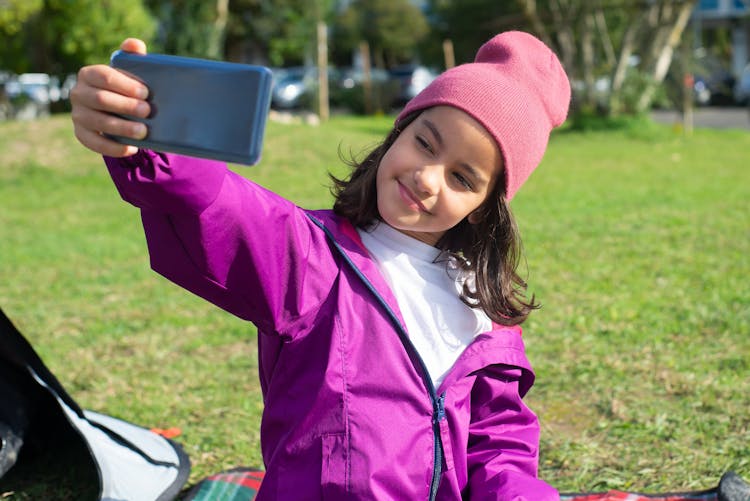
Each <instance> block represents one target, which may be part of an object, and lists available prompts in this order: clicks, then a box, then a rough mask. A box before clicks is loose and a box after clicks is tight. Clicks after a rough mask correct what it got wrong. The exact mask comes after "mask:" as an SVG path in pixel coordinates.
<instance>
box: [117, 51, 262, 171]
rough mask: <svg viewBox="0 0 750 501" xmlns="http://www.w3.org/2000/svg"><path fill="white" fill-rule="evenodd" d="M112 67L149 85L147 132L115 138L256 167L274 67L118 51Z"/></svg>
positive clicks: (174, 151)
mask: <svg viewBox="0 0 750 501" xmlns="http://www.w3.org/2000/svg"><path fill="white" fill-rule="evenodd" d="M110 66H112V67H113V68H117V69H119V70H122V71H125V72H127V73H129V74H131V75H132V76H134V77H135V78H137V79H139V80H140V81H142V82H143V83H144V84H145V85H146V86H147V87H148V89H149V98H148V100H149V102H150V104H151V115H150V116H149V117H148V118H146V119H142V118H136V117H132V116H125V117H124V118H127V119H129V120H136V121H139V122H143V123H145V124H146V125H147V127H148V136H146V138H145V139H142V140H135V139H130V138H126V137H121V136H109V137H111V138H112V139H114V140H115V141H118V142H120V143H124V144H131V145H134V146H138V147H141V148H147V149H151V150H155V151H164V152H172V153H179V154H182V155H188V156H195V157H203V158H212V159H215V160H223V161H225V162H231V163H238V164H245V165H255V164H256V163H258V161H259V160H260V155H261V150H262V146H263V135H264V132H265V126H266V120H267V118H268V111H269V107H270V103H271V80H272V78H271V77H272V75H271V70H269V69H268V68H266V67H264V66H255V65H248V64H239V63H228V62H222V61H211V60H206V59H197V58H191V57H182V56H171V55H165V54H136V53H133V52H124V51H121V50H118V51H116V52H114V53H113V54H112V57H111V59H110Z"/></svg>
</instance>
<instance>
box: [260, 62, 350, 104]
mask: <svg viewBox="0 0 750 501" xmlns="http://www.w3.org/2000/svg"><path fill="white" fill-rule="evenodd" d="M272 73H273V87H272V90H271V107H272V108H274V109H277V110H292V109H299V108H313V107H314V103H315V99H316V93H317V91H318V69H317V68H316V67H315V66H297V67H292V68H275V69H273V70H272ZM337 80H338V72H337V71H336V69H335V68H329V69H328V82H329V86H331V85H334V84H335V82H336V81H337Z"/></svg>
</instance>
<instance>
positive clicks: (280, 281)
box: [72, 32, 570, 501]
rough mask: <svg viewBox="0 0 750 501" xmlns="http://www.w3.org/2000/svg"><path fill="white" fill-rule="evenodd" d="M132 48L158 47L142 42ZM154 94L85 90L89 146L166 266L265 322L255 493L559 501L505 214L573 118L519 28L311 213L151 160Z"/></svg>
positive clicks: (81, 86)
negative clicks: (543, 449) (546, 460)
mask: <svg viewBox="0 0 750 501" xmlns="http://www.w3.org/2000/svg"><path fill="white" fill-rule="evenodd" d="M122 48H123V49H124V50H129V51H136V52H145V46H144V45H143V43H142V42H140V41H137V40H133V39H129V40H126V41H125V42H124V43H123V45H122ZM146 96H147V89H145V88H144V87H143V86H142V85H141V84H140V83H138V82H137V81H135V80H133V79H130V78H128V77H126V76H125V75H124V74H121V73H119V72H117V71H115V70H113V69H111V68H109V67H107V66H90V67H85V68H82V69H81V71H80V73H79V80H78V84H77V85H76V88H75V89H74V90H73V93H72V102H73V113H72V116H73V122H74V125H75V131H76V136H77V137H78V139H79V140H80V142H81V143H82V144H84V145H85V146H87V147H89V148H91V149H92V150H94V151H97V152H99V153H102V154H104V155H105V161H106V164H107V167H108V168H109V172H110V175H111V176H112V179H113V180H114V183H115V185H116V186H117V188H118V190H119V192H120V194H121V196H122V197H123V198H124V199H125V200H126V201H128V202H130V203H131V204H133V205H135V206H136V207H139V208H140V210H141V217H142V220H143V225H144V228H145V232H146V237H147V241H148V247H149V252H150V255H151V263H152V267H153V268H154V270H156V271H157V272H159V273H161V274H162V275H164V276H165V277H167V278H168V279H170V280H172V281H174V282H175V283H177V284H179V285H180V286H182V287H184V288H186V289H188V290H190V291H192V292H193V293H195V294H198V295H200V296H202V297H203V298H205V299H207V300H208V301H211V302H212V303H214V304H216V305H218V306H220V307H221V308H224V309H225V310H227V311H229V312H231V313H233V314H234V315H237V316H239V317H241V318H243V319H247V320H249V321H251V322H253V323H254V324H255V325H256V326H257V329H258V349H259V366H260V380H261V386H262V389H263V394H264V400H265V409H264V413H263V418H262V422H261V425H260V426H261V445H262V453H263V459H264V463H265V468H266V475H265V478H264V480H263V483H262V486H261V488H260V491H259V493H258V499H274V500H276V499H282V500H288V499H294V500H298V499H409V500H417V499H425V500H427V499H443V500H455V499H461V498H465V499H530V500H534V501H539V500H545V499H557V496H558V495H557V492H556V491H555V490H554V489H553V488H551V487H549V486H548V485H547V484H545V483H544V482H542V481H540V480H539V479H538V478H537V463H538V445H539V443H538V440H539V425H538V421H537V418H536V416H535V415H534V414H533V413H532V412H531V411H530V410H529V409H528V408H527V407H526V406H525V405H524V403H523V401H522V400H521V398H522V397H523V396H524V395H525V394H526V392H528V390H529V388H530V387H531V385H532V383H533V379H534V375H533V372H532V370H531V367H530V365H529V362H528V361H527V359H526V356H525V354H524V347H523V343H522V341H521V329H520V327H518V324H520V323H521V322H522V321H523V320H524V319H525V318H526V316H527V315H528V314H529V312H530V311H531V310H532V309H534V308H535V307H536V304H535V303H534V301H533V298H532V299H531V300H528V299H526V298H525V295H524V287H525V284H524V283H523V281H522V280H521V279H520V278H519V276H518V275H517V274H516V271H515V270H516V264H517V261H518V254H517V250H518V239H517V235H516V228H515V225H514V222H513V218H512V216H511V212H510V209H509V206H508V202H509V201H510V200H511V199H512V197H513V195H515V193H516V191H517V190H518V188H519V187H520V186H521V185H522V184H523V182H524V181H525V180H526V178H527V177H528V176H529V174H531V172H532V171H533V170H534V168H536V166H537V165H538V163H539V162H540V160H541V158H542V156H543V154H544V151H545V149H546V146H547V141H548V137H549V133H550V130H551V129H552V128H553V127H555V126H558V125H560V124H561V123H562V122H563V121H564V120H565V117H566V114H567V109H568V103H569V100H570V87H569V83H568V79H567V77H566V75H565V72H564V71H563V69H562V67H561V65H560V63H559V61H558V59H557V57H555V55H554V54H553V53H552V51H550V49H549V48H547V47H546V46H545V45H544V44H542V43H541V42H540V41H539V40H537V39H536V38H534V37H533V36H531V35H528V34H525V33H521V32H508V33H502V34H500V35H497V36H496V37H494V38H492V39H491V40H490V41H488V42H487V43H486V44H485V45H483V46H482V47H481V48H480V50H479V52H478V53H477V56H476V59H475V61H474V62H473V63H470V64H465V65H461V66H457V67H455V68H453V69H451V70H448V71H446V72H445V73H443V74H442V75H441V76H440V77H438V78H437V79H436V80H435V81H434V82H433V83H432V84H431V85H430V86H429V87H427V88H426V89H425V90H424V91H423V92H422V93H421V94H419V95H418V96H416V97H415V98H414V99H413V100H412V101H411V102H410V103H408V104H407V106H406V107H405V108H404V110H403V111H402V112H401V113H400V114H399V116H398V117H397V119H396V122H395V126H394V128H393V131H392V132H391V133H390V134H389V136H388V137H387V138H386V139H385V141H384V142H383V144H382V145H381V146H379V147H378V148H376V149H375V150H374V151H372V152H371V153H370V154H369V155H368V156H367V157H366V158H365V159H364V161H362V162H361V163H359V164H356V165H354V169H353V172H352V174H351V176H350V177H349V178H348V179H345V180H339V179H335V180H334V190H333V191H334V194H335V195H336V201H335V205H334V208H333V210H332V211H331V210H319V211H308V210H303V209H301V208H299V207H296V206H295V205H294V204H292V203H291V202H289V201H287V200H284V199H282V198H280V197H279V196H277V195H275V194H274V193H271V192H269V191H267V190H265V189H263V188H261V187H260V186H258V185H256V184H254V183H253V182H251V181H249V180H247V179H245V178H243V177H241V176H239V175H236V174H234V173H232V172H231V171H230V170H228V169H227V167H226V166H225V165H224V164H222V163H219V162H214V161H209V160H201V159H195V158H187V157H181V156H177V155H172V154H163V153H158V152H153V151H143V150H140V151H139V150H137V149H136V148H134V147H132V146H123V145H121V144H119V143H114V142H112V141H110V140H108V139H107V138H106V137H105V136H104V135H103V133H109V134H116V135H129V136H132V137H134V138H142V137H144V136H145V134H146V131H145V129H144V128H143V125H142V124H139V123H135V122H130V121H125V120H123V119H121V118H118V117H116V116H115V115H114V114H129V115H137V116H144V117H145V116H147V115H148V112H149V107H148V103H147V102H146V101H145V100H144V99H145V97H146Z"/></svg>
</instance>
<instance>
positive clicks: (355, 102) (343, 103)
mask: <svg viewBox="0 0 750 501" xmlns="http://www.w3.org/2000/svg"><path fill="white" fill-rule="evenodd" d="M338 76H339V78H338V79H337V80H336V83H335V85H332V86H331V104H332V105H333V106H338V107H342V108H346V109H348V110H349V111H351V112H354V113H358V114H361V113H367V112H370V113H375V112H387V111H389V110H390V107H391V103H392V102H393V99H394V97H395V96H396V94H397V89H398V87H397V85H396V83H395V82H394V81H393V79H392V78H391V76H390V74H389V73H388V72H387V71H386V70H382V69H379V68H371V69H370V72H369V89H370V90H369V95H367V96H366V95H365V85H366V84H367V83H368V82H366V80H365V72H364V70H363V69H362V68H356V67H353V68H345V69H343V70H341V72H340V73H339V75H338Z"/></svg>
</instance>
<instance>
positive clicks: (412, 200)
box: [396, 180, 430, 214]
mask: <svg viewBox="0 0 750 501" xmlns="http://www.w3.org/2000/svg"><path fill="white" fill-rule="evenodd" d="M396 183H397V184H398V193H399V195H401V199H402V200H403V201H404V202H405V203H406V205H407V206H408V207H409V208H410V209H412V210H414V211H415V212H424V213H425V214H429V213H430V211H428V210H427V207H425V206H424V205H423V204H422V202H420V201H419V199H418V198H417V197H416V195H414V193H412V192H411V190H409V188H407V187H406V186H404V185H403V184H401V181H398V180H397V181H396Z"/></svg>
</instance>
